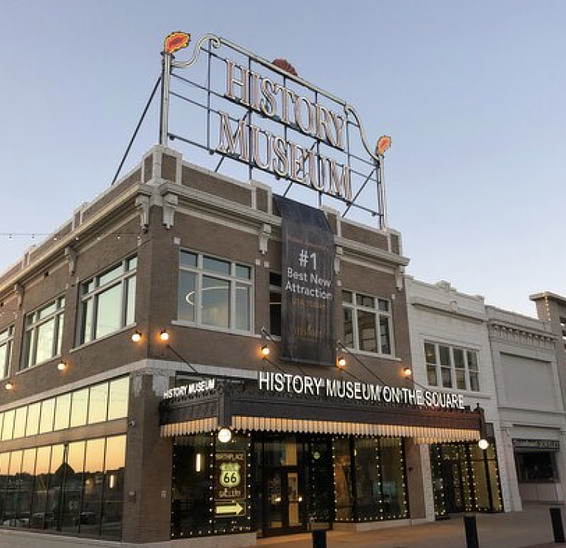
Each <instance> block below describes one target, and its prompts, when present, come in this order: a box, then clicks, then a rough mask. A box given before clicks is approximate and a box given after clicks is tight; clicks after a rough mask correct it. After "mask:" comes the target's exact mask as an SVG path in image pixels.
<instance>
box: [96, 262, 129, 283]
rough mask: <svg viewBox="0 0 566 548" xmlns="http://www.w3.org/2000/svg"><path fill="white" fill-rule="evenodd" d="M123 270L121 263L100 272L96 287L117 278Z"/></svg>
mask: <svg viewBox="0 0 566 548" xmlns="http://www.w3.org/2000/svg"><path fill="white" fill-rule="evenodd" d="M123 271H124V267H123V265H122V264H119V265H118V266H116V267H114V268H112V269H111V270H109V271H108V272H106V273H105V274H101V275H100V276H99V278H98V287H102V286H103V285H105V284H107V283H108V282H111V281H112V280H115V279H116V278H119V277H120V276H121V275H122V272H123Z"/></svg>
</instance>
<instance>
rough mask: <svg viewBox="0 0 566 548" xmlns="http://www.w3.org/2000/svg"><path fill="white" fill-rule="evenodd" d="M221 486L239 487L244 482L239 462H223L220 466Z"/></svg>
mask: <svg viewBox="0 0 566 548" xmlns="http://www.w3.org/2000/svg"><path fill="white" fill-rule="evenodd" d="M219 481H220V485H222V487H238V485H240V482H241V481H242V477H241V476H240V464H239V463H237V462H223V463H221V464H220V478H219Z"/></svg>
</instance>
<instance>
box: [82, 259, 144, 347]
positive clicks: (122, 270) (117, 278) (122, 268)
mask: <svg viewBox="0 0 566 548" xmlns="http://www.w3.org/2000/svg"><path fill="white" fill-rule="evenodd" d="M137 266H138V260H137V257H130V258H129V259H126V260H124V261H122V262H121V263H120V264H118V265H116V266H113V267H112V268H110V269H109V270H107V271H105V272H103V273H102V274H100V275H98V276H95V277H94V278H91V279H90V280H87V281H86V282H84V283H83V284H82V285H81V322H80V334H79V344H84V343H87V342H90V341H94V340H97V339H100V338H101V337H104V336H106V335H110V334H111V333H114V332H116V331H119V330H120V329H122V328H124V327H127V326H129V325H133V324H134V322H135V305H136V270H137Z"/></svg>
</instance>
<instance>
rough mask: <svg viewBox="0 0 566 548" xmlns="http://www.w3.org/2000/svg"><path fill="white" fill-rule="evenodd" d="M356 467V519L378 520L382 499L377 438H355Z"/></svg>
mask: <svg viewBox="0 0 566 548" xmlns="http://www.w3.org/2000/svg"><path fill="white" fill-rule="evenodd" d="M354 455H355V459H354V462H355V465H356V512H357V516H356V518H357V519H358V520H364V519H370V520H371V519H376V517H377V515H378V512H379V509H380V507H381V505H380V504H379V502H380V500H381V499H382V494H381V485H380V483H381V482H380V477H379V460H378V458H377V440H376V439H375V438H354Z"/></svg>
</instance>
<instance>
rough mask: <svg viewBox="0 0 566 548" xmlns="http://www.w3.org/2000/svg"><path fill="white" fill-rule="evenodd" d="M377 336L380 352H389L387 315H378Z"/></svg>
mask: <svg viewBox="0 0 566 548" xmlns="http://www.w3.org/2000/svg"><path fill="white" fill-rule="evenodd" d="M379 337H380V343H381V353H382V354H391V334H390V330H389V318H388V317H387V316H380V318H379Z"/></svg>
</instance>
